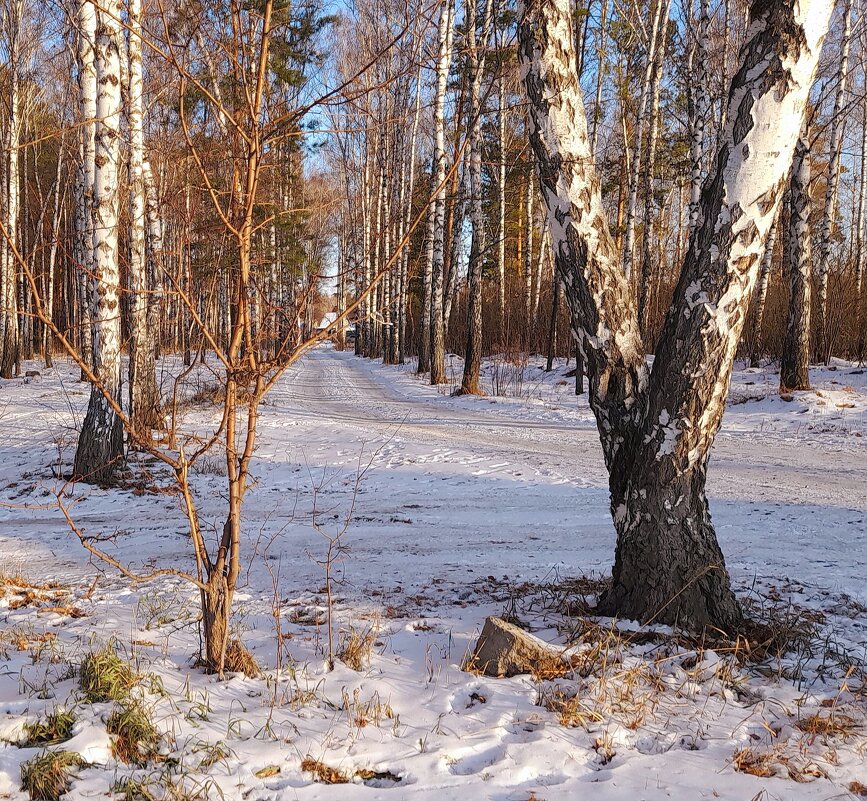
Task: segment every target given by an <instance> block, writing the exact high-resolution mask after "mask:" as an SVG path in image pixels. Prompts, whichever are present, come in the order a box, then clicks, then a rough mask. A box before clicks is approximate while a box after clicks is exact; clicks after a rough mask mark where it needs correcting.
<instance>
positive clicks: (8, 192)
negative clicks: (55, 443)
mask: <svg viewBox="0 0 867 801" xmlns="http://www.w3.org/2000/svg"><path fill="white" fill-rule="evenodd" d="M0 13H2V14H3V17H4V19H3V23H4V28H5V29H6V30H5V33H6V36H5V39H6V41H5V42H4V43H3V44H4V45H5V46H6V49H7V53H6V54H5V56H6V58H8V66H7V68H6V75H5V82H6V91H7V92H8V96H7V102H8V111H7V118H6V141H5V142H4V143H3V145H4V148H3V149H4V153H3V158H4V159H5V164H4V165H3V166H4V168H5V169H4V170H3V178H4V186H3V187H2V192H3V195H4V202H3V203H2V204H0V208H2V213H3V228H4V230H5V234H6V236H5V237H4V240H3V242H2V243H0V248H2V250H0V378H12V376H13V375H15V374H16V373H17V372H18V370H19V360H20V358H21V354H20V348H21V343H20V341H19V329H18V323H19V321H18V314H19V303H18V277H17V276H18V264H17V260H16V257H15V255H14V253H15V251H16V250H19V249H20V247H19V245H20V243H19V216H20V212H21V208H20V203H21V194H20V193H21V168H20V158H21V148H20V144H21V141H20V139H21V125H22V121H21V112H22V109H21V74H20V72H21V66H22V65H21V64H20V60H21V58H22V53H21V44H22V42H21V26H22V23H23V22H24V0H9V2H8V4H7V6H6V8H5V9H3V10H2V12H0Z"/></svg>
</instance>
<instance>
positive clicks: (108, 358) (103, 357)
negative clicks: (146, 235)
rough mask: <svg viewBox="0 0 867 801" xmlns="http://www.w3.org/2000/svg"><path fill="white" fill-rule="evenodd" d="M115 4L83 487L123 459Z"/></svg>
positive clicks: (106, 18)
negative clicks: (118, 411)
mask: <svg viewBox="0 0 867 801" xmlns="http://www.w3.org/2000/svg"><path fill="white" fill-rule="evenodd" d="M119 14H120V8H119V7H118V6H117V5H116V4H114V3H113V4H112V7H111V8H110V9H108V10H105V11H104V10H102V9H100V11H99V12H98V14H97V29H96V46H95V65H96V83H97V98H96V118H97V123H96V136H95V143H96V147H95V158H94V163H95V171H94V178H93V253H94V278H95V281H96V287H95V304H94V337H93V364H94V373H95V375H96V378H97V382H98V386H93V387H92V388H91V393H90V403H89V405H88V410H87V415H86V417H85V419H84V424H83V425H82V430H81V434H80V436H79V440H78V450H77V451H76V455H75V475H76V476H78V477H79V478H80V479H82V480H85V481H95V482H105V481H108V480H110V479H111V477H112V476H113V474H114V471H115V469H116V467H117V466H118V462H119V460H120V459H121V457H122V454H123V430H122V427H121V423H120V419H119V417H118V416H117V414H116V412H115V409H114V408H113V407H112V405H111V403H109V400H108V398H111V399H112V400H113V402H114V403H115V404H116V405H120V403H121V375H120V370H121V362H120V298H119V283H120V269H119V263H118V230H117V226H118V199H119V198H118V180H119V165H120V121H121V74H120V71H121V64H120V38H121V35H122V34H121V30H120V23H119V22H118V17H119Z"/></svg>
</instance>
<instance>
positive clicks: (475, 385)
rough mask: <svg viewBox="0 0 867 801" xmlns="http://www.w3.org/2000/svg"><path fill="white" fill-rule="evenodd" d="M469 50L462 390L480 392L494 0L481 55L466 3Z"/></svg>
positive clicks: (472, 3)
mask: <svg viewBox="0 0 867 801" xmlns="http://www.w3.org/2000/svg"><path fill="white" fill-rule="evenodd" d="M467 8H468V11H467V38H468V42H467V52H468V62H469V64H468V66H469V70H470V106H469V110H468V113H469V117H470V121H469V125H470V130H469V140H470V141H469V151H470V152H469V187H470V222H471V225H472V240H471V242H470V260H469V265H468V275H467V292H468V302H467V350H466V358H465V359H464V374H463V378H462V380H461V392H462V393H465V394H469V395H479V394H480V393H481V388H480V387H479V372H480V368H481V360H482V260H483V258H484V253H485V220H484V216H483V208H482V200H483V198H482V143H481V115H482V99H481V89H482V74H483V72H484V69H485V48H486V47H487V43H488V31H489V30H490V23H491V9H492V3H491V0H485V7H484V8H485V10H484V13H483V15H482V34H481V42H482V55H481V56H480V55H479V52H478V42H477V39H478V37H477V35H476V0H469V4H468V6H467Z"/></svg>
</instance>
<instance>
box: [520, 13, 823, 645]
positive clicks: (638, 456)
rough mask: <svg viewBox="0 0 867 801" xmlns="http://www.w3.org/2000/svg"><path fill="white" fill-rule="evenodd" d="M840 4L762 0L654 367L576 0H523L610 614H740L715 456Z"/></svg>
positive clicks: (671, 617) (523, 56) (713, 622)
mask: <svg viewBox="0 0 867 801" xmlns="http://www.w3.org/2000/svg"><path fill="white" fill-rule="evenodd" d="M830 11H831V7H830V3H828V2H827V0H802V2H800V3H799V4H798V5H797V6H795V7H793V6H792V5H791V4H789V3H788V2H786V1H785V0H756V2H755V3H754V5H753V7H752V12H751V19H750V28H749V31H748V36H747V41H746V43H745V45H744V47H743V48H742V51H741V67H740V69H739V70H738V71H737V73H736V74H735V76H734V78H733V79H732V85H731V90H730V92H729V113H728V115H727V116H728V119H729V122H728V125H727V127H726V130H725V133H724V135H723V137H722V144H721V148H720V150H719V154H718V156H717V159H716V165H715V173H714V175H713V176H712V178H710V179H709V180H708V181H707V182H706V183H705V186H704V189H703V191H702V197H701V209H700V214H699V220H698V224H697V227H696V232H695V235H694V236H693V237H692V240H691V242H690V246H689V249H688V252H687V255H686V257H685V260H684V264H683V268H682V271H681V276H680V280H679V283H678V286H677V288H676V290H675V293H674V300H673V302H672V306H671V309H670V310H669V312H668V315H667V317H666V320H665V325H664V327H663V331H662V335H661V337H660V341H659V344H658V347H657V349H656V358H655V360H654V365H653V371H652V373H651V374H649V375H648V370H647V366H646V362H645V358H644V346H643V343H642V341H641V336H640V333H639V331H638V323H637V314H636V309H635V303H634V300H633V297H632V294H631V292H630V291H629V287H628V285H627V284H626V281H625V279H624V277H623V273H622V271H621V270H620V264H619V259H618V256H617V253H616V250H615V247H614V242H613V240H612V239H611V236H610V234H609V232H608V225H607V221H606V218H605V213H604V210H603V206H602V199H601V192H600V188H599V179H598V176H597V174H596V171H595V168H594V167H593V159H592V153H591V151H590V143H589V139H588V136H587V124H586V119H585V114H584V105H583V98H582V96H581V90H580V87H579V85H578V81H577V77H576V75H577V72H576V66H577V65H576V59H575V52H574V48H573V45H572V42H571V37H570V36H569V7H568V2H566V0H542V2H540V3H536V4H533V5H532V6H531V7H528V6H524V7H523V8H522V11H521V23H520V28H519V58H520V60H521V66H522V76H523V80H524V84H525V87H526V90H527V96H528V99H529V106H530V116H531V120H532V125H531V132H530V133H531V136H530V138H531V143H532V146H533V149H534V151H535V153H536V158H537V161H538V165H539V174H540V182H541V187H542V197H543V200H544V203H545V206H546V207H547V210H548V224H549V227H550V230H551V238H552V243H553V246H554V252H555V263H556V267H557V270H558V273H559V275H560V277H561V280H562V282H563V287H564V292H565V298H566V302H567V304H568V306H569V309H570V312H571V316H572V326H573V331H574V333H575V336H576V337H577V339H578V342H579V344H580V346H581V350H582V352H583V354H584V357H585V360H586V364H587V370H588V376H589V379H590V395H589V399H590V405H591V408H592V409H593V412H594V414H595V416H596V420H597V425H598V428H599V433H600V439H601V442H602V448H603V453H604V456H605V461H606V465H607V467H608V470H609V487H610V490H611V510H612V516H613V519H614V524H615V528H616V530H617V551H616V555H615V564H614V571H613V581H612V586H611V588H610V590H609V591H608V592H607V593H606V594H605V596H604V597H603V598H602V599H600V605H599V609H600V611H601V612H602V613H603V614H610V615H617V616H621V617H628V618H634V619H638V620H642V621H649V620H654V621H658V622H667V623H676V624H679V625H682V626H685V627H688V628H694V629H701V628H703V627H705V626H711V627H715V628H718V629H722V630H725V631H730V630H732V629H734V628H735V627H736V626H737V625H738V624H739V623H740V622H741V620H742V612H741V610H740V607H739V604H738V603H737V600H736V599H735V597H734V594H733V592H732V590H731V587H730V580H729V576H728V572H727V570H726V567H725V561H724V559H723V556H722V552H721V551H720V548H719V545H718V544H717V540H716V535H715V532H714V529H713V525H712V523H711V520H710V514H709V511H708V505H707V499H706V495H705V477H706V468H707V460H708V456H709V452H710V447H711V444H712V442H713V439H714V437H715V435H716V432H717V430H718V428H719V424H720V421H721V419H722V414H723V410H724V407H725V398H726V394H727V391H728V385H729V380H730V377H731V370H732V367H733V363H734V357H735V352H736V349H737V345H738V341H739V339H740V335H741V332H742V330H743V325H744V321H745V317H746V312H747V309H748V306H749V303H750V300H751V298H752V295H753V292H754V289H755V285H756V281H757V277H758V271H759V265H760V262H761V260H762V257H763V255H764V246H765V241H766V238H767V234H768V230H769V228H770V225H771V222H772V220H773V219H774V217H775V216H776V213H777V209H778V207H779V203H780V199H781V196H782V191H783V187H784V184H785V179H786V176H787V174H788V171H789V168H790V165H791V162H792V154H793V150H794V147H795V142H796V139H797V132H798V131H799V130H800V128H801V123H802V120H803V117H804V108H805V104H806V101H807V97H808V94H809V90H810V86H811V85H812V81H813V76H814V73H815V69H816V65H817V62H818V56H819V51H820V49H821V43H822V40H823V38H824V36H825V33H826V32H827V29H828V24H829V18H830Z"/></svg>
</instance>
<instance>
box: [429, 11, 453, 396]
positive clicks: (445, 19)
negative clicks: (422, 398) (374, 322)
mask: <svg viewBox="0 0 867 801" xmlns="http://www.w3.org/2000/svg"><path fill="white" fill-rule="evenodd" d="M453 37H454V0H443V2H442V7H441V9H440V22H439V32H438V44H439V58H438V60H437V88H436V96H435V98H434V141H435V146H434V186H435V187H436V192H435V196H434V216H433V253H432V260H431V309H430V329H431V347H430V358H431V365H430V382H431V384H443V383H445V380H446V367H445V325H444V322H443V291H444V286H443V282H444V278H445V276H444V274H443V271H444V266H445V216H446V187H445V183H446V146H445V97H446V88H447V87H448V78H449V71H450V69H451V63H452V41H453Z"/></svg>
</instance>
